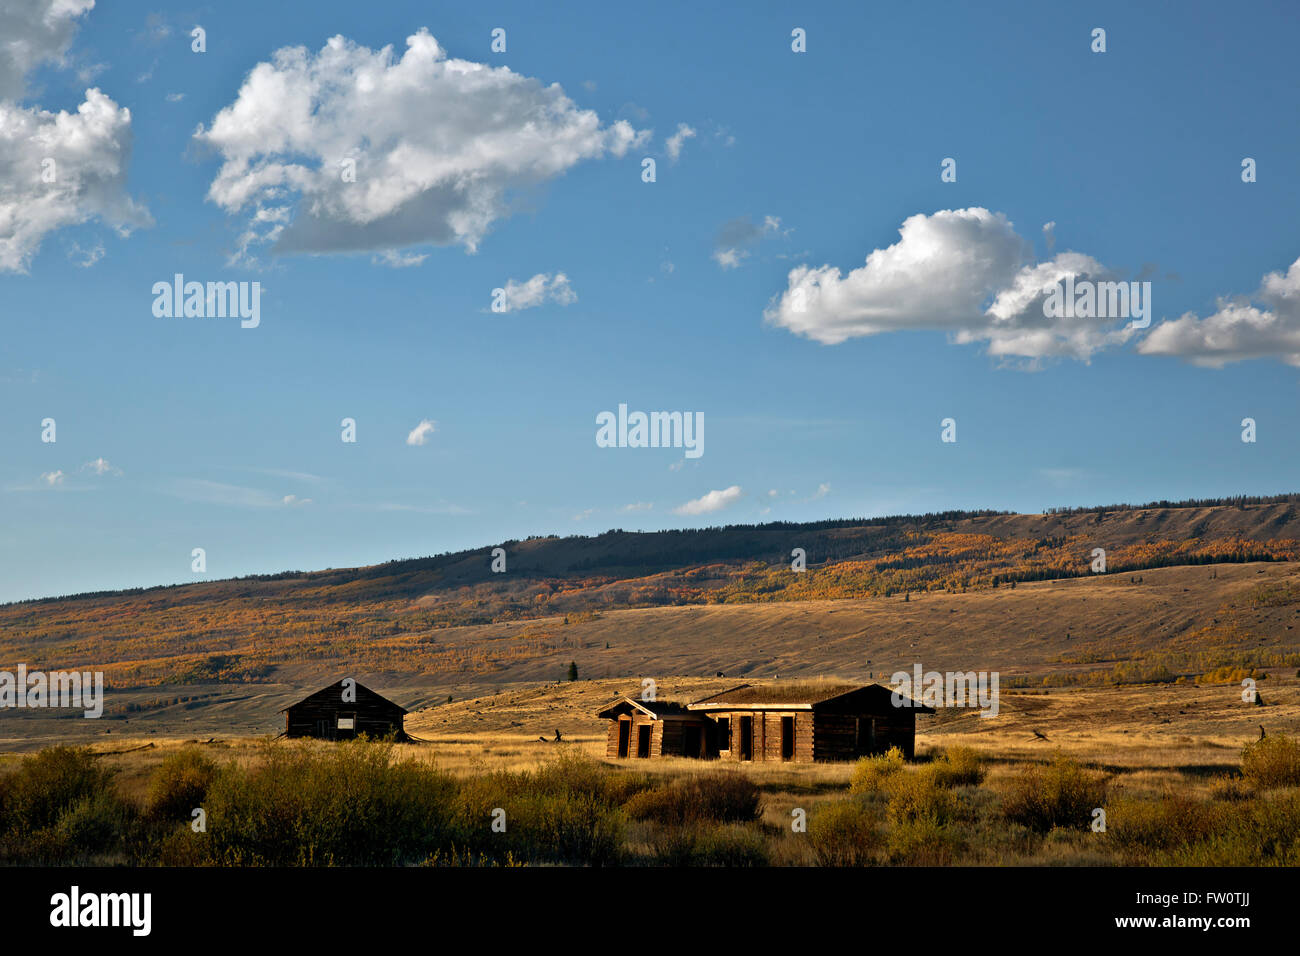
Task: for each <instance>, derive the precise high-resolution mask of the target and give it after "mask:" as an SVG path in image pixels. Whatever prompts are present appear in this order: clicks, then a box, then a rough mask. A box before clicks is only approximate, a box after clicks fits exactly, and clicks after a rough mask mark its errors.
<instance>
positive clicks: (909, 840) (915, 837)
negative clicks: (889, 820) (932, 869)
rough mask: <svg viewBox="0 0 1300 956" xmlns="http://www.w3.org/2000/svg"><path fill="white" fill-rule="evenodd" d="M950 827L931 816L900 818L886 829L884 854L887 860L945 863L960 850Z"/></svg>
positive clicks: (930, 864)
mask: <svg viewBox="0 0 1300 956" xmlns="http://www.w3.org/2000/svg"><path fill="white" fill-rule="evenodd" d="M961 845H962V844H961V840H960V839H959V838H958V837H957V835H956V834H955V832H954V831H953V829H952V827H950V826H948V825H947V824H945V823H943V822H941V821H939V820H938V819H936V818H935V817H932V816H921V817H913V818H910V819H905V820H899V821H898V822H896V823H895V824H894V825H893V826H892V827H891V828H890V830H889V839H888V841H887V842H886V844H885V854H886V856H887V858H888V860H889V862H890V863H900V864H906V865H909V866H948V865H949V864H950V863H952V861H953V857H954V856H955V855H956V854H957V853H958V852H959V851H960V849H961Z"/></svg>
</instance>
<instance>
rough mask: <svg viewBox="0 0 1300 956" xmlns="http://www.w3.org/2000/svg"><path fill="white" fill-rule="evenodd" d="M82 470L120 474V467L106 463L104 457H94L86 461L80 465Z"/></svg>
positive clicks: (99, 473) (103, 473)
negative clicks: (92, 459)
mask: <svg viewBox="0 0 1300 956" xmlns="http://www.w3.org/2000/svg"><path fill="white" fill-rule="evenodd" d="M81 470H82V471H88V472H90V473H92V474H95V475H120V474H122V469H121V468H115V467H113V466H112V465H110V464H109V463H108V460H107V459H105V458H96V459H95V460H94V461H88V462H86V463H85V464H84V465H82V466H81Z"/></svg>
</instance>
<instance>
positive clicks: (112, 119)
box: [0, 0, 150, 272]
mask: <svg viewBox="0 0 1300 956" xmlns="http://www.w3.org/2000/svg"><path fill="white" fill-rule="evenodd" d="M93 6H94V3H93V0H18V2H14V0H0V272H26V271H27V269H28V267H29V265H30V263H31V259H32V257H33V256H34V255H35V254H36V252H37V251H38V250H39V249H40V247H41V243H42V241H43V240H44V239H45V237H46V236H47V235H48V234H49V233H51V232H53V231H55V230H57V229H61V228H63V227H65V226H72V225H77V224H79V223H83V222H86V221H88V220H91V219H96V218H98V219H100V220H102V221H104V222H106V223H108V224H109V225H111V226H114V227H116V228H117V229H118V231H119V232H121V233H123V234H125V233H127V232H129V231H130V230H131V229H132V228H134V227H136V226H143V225H148V224H149V223H150V219H149V214H148V212H147V211H146V210H145V209H144V208H143V207H142V206H140V205H138V204H137V203H136V202H135V201H134V200H132V199H131V198H130V196H128V195H127V193H126V169H127V166H128V164H129V162H130V158H131V112H130V111H129V110H127V109H125V108H124V107H119V106H118V105H117V104H116V103H115V102H113V100H112V99H110V98H109V97H108V96H106V95H105V94H104V93H102V92H100V91H99V90H98V89H89V90H86V94H85V100H84V102H82V103H81V105H80V106H78V107H77V110H76V112H74V113H69V112H66V111H64V110H60V111H58V112H50V111H48V110H45V109H42V108H41V107H39V106H30V107H24V106H20V105H19V100H20V99H21V98H22V95H23V92H24V90H25V84H26V77H27V74H28V72H29V71H31V70H32V69H33V68H35V67H36V66H38V65H39V64H41V63H45V62H49V61H55V62H60V63H61V62H62V57H63V53H64V51H65V50H66V49H67V46H68V44H69V42H70V41H71V39H72V36H73V34H74V33H75V32H76V28H77V23H78V18H79V17H81V15H82V14H84V13H85V12H86V11H87V10H89V9H90V8H91V7H93ZM94 258H96V257H92V258H91V260H90V261H87V262H86V263H85V264H87V265H90V264H93V261H94Z"/></svg>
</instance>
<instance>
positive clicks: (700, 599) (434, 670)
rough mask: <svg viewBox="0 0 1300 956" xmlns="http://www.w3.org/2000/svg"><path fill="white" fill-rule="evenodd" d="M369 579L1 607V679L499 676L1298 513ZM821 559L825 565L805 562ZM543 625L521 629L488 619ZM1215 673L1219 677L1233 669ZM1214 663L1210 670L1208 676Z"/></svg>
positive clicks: (1199, 556)
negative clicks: (698, 617) (681, 629)
mask: <svg viewBox="0 0 1300 956" xmlns="http://www.w3.org/2000/svg"><path fill="white" fill-rule="evenodd" d="M508 545H509V547H508V548H507V550H508V551H509V553H510V555H511V561H512V564H511V567H510V571H509V573H506V574H493V573H491V572H490V570H489V565H490V556H489V554H488V551H486V550H480V551H475V552H464V553H462V554H459V555H451V556H444V557H441V558H433V559H415V560H410V561H401V562H392V563H390V564H387V565H378V566H375V567H371V568H359V569H347V570H331V571H323V572H314V573H307V574H303V573H297V572H294V573H286V574H283V575H275V576H264V577H258V578H249V579H239V580H227V581H213V582H202V583H196V584H191V585H183V586H176V587H169V588H153V589H148V590H138V591H132V592H122V593H115V594H95V595H85V596H81V597H73V598H61V599H51V600H44V601H29V602H23V603H18V604H11V605H6V606H3V607H0V667H5V666H7V667H13V666H14V665H15V664H16V663H17V662H18V661H22V662H24V663H26V664H27V665H28V667H29V668H31V669H41V668H49V669H63V668H72V667H93V668H94V669H96V670H102V671H104V674H105V679H106V681H107V682H108V683H109V684H110V686H116V687H127V686H150V685H157V684H204V683H257V682H260V681H271V680H274V679H275V674H276V671H277V668H278V667H279V666H280V665H282V664H285V663H288V662H294V661H302V660H310V659H312V658H314V657H318V656H327V657H329V658H331V659H332V660H334V661H339V662H340V664H341V665H342V666H349V665H350V664H355V666H356V667H357V668H358V669H362V668H364V669H366V670H370V671H382V670H385V669H386V668H387V667H389V666H390V665H391V666H392V667H393V668H394V669H401V670H406V671H410V670H411V669H416V670H418V671H420V672H421V673H426V674H440V675H465V674H485V673H491V672H492V671H494V670H497V669H500V668H501V667H502V666H503V665H504V664H506V663H508V662H510V661H513V660H524V659H528V658H530V657H535V656H539V655H543V654H547V653H551V652H554V651H557V650H562V649H564V648H566V647H567V646H568V645H567V644H566V641H567V640H568V638H566V637H565V633H564V631H565V629H564V624H565V623H568V622H571V621H573V622H576V621H578V620H580V619H582V618H584V617H590V616H592V615H596V614H601V613H603V612H606V611H611V610H617V609H623V608H644V607H658V606H673V605H703V604H738V603H756V602H777V601H814V600H827V599H845V598H901V599H902V600H909V599H910V597H911V596H912V595H913V594H917V595H919V594H922V593H924V592H933V591H970V590H980V589H990V588H1005V587H1015V586H1016V585H1017V583H1019V582H1025V581H1038V580H1045V579H1061V578H1070V577H1079V576H1087V575H1092V574H1093V573H1094V571H1093V568H1092V562H1093V551H1094V549H1095V548H1097V547H1104V548H1105V551H1106V573H1107V574H1110V575H1134V574H1138V573H1140V572H1141V571H1143V570H1148V569H1152V568H1161V567H1167V566H1173V565H1193V564H1216V563H1225V562H1246V561H1291V560H1295V559H1296V558H1297V556H1300V517H1297V515H1296V513H1295V506H1294V505H1293V503H1292V502H1291V501H1290V500H1289V499H1287V500H1285V501H1281V502H1277V503H1273V504H1262V505H1245V504H1235V505H1233V506H1231V507H1226V506H1225V507H1208V508H1193V509H1185V510H1178V509H1159V510H1151V511H1142V510H1136V509H1129V510H1126V511H1123V512H1120V513H1118V514H1109V513H1105V512H1100V511H1097V512H1091V511H1086V512H1080V513H1071V514H1057V515H1038V516H1030V515H1001V514H994V513H987V512H984V513H972V514H967V515H961V514H956V513H954V514H950V515H938V516H923V517H921V518H916V517H909V518H900V519H891V520H873V521H869V522H862V523H859V524H851V523H848V522H820V523H816V524H810V525H788V524H774V525H765V526H742V527H736V528H723V529H701V530H696V531H674V532H655V533H648V534H642V535H637V534H634V533H627V532H609V533H607V534H605V535H600V536H598V537H595V538H579V539H537V540H534V541H528V542H511V543H508ZM795 547H800V548H804V549H805V550H806V553H807V561H808V563H807V568H806V570H804V571H795V570H792V567H791V551H792V550H793V548H795ZM505 621H527V622H531V623H529V624H528V625H527V626H525V627H523V628H516V629H513V630H512V632H511V633H510V636H509V637H508V638H507V637H504V636H496V635H490V636H488V637H486V638H485V637H484V636H483V635H482V634H477V633H472V632H473V631H474V630H475V629H474V626H475V625H483V624H493V623H500V622H505ZM1214 666H1218V665H1217V664H1215V665H1214ZM1206 669H1207V670H1208V669H1209V668H1208V667H1207V668H1206Z"/></svg>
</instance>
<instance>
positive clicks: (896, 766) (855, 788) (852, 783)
mask: <svg viewBox="0 0 1300 956" xmlns="http://www.w3.org/2000/svg"><path fill="white" fill-rule="evenodd" d="M906 764H907V761H906V760H905V759H904V757H903V751H901V750H899V749H898V748H897V747H890V748H889V750H888V751H887V752H886V753H884V754H882V755H881V756H878V757H863V758H862V759H861V760H859V761H858V762H857V764H855V765H854V767H853V775H852V776H851V777H850V778H849V792H850V793H875V792H877V791H878V790H880V787H881V785H882V784H883V783H884V782H885V780H887V779H888V778H889V777H891V776H893V775H894V774H896V773H898V771H900V770H902V769H903V768H904V767H905V766H906Z"/></svg>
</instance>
